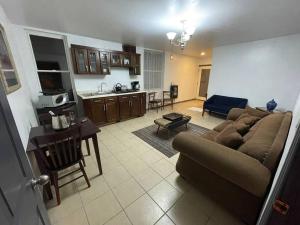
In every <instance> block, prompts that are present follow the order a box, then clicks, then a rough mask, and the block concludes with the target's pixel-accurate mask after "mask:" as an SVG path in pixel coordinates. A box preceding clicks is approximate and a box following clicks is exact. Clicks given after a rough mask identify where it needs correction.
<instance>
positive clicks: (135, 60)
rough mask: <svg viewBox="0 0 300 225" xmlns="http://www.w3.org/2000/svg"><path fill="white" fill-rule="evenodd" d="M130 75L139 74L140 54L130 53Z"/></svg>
mask: <svg viewBox="0 0 300 225" xmlns="http://www.w3.org/2000/svg"><path fill="white" fill-rule="evenodd" d="M129 74H130V75H141V54H131V67H130V68H129Z"/></svg>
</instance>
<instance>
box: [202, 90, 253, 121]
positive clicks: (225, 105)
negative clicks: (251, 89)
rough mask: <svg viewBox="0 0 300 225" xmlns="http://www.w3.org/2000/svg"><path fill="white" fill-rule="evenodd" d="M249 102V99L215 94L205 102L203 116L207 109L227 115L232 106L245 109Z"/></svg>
mask: <svg viewBox="0 0 300 225" xmlns="http://www.w3.org/2000/svg"><path fill="white" fill-rule="evenodd" d="M247 103H248V99H245V98H235V97H227V96H222V95H213V96H211V97H210V98H209V99H207V100H206V101H205V102H204V105H203V112H202V116H203V115H204V112H205V110H207V111H209V112H214V113H217V114H221V115H223V116H227V114H228V112H229V111H230V109H232V108H242V109H244V108H245V107H246V105H247Z"/></svg>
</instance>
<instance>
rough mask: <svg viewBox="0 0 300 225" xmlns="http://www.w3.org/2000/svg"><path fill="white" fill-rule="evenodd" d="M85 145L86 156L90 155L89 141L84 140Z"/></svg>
mask: <svg viewBox="0 0 300 225" xmlns="http://www.w3.org/2000/svg"><path fill="white" fill-rule="evenodd" d="M85 145H86V150H87V154H88V155H91V150H90V144H89V139H86V140H85Z"/></svg>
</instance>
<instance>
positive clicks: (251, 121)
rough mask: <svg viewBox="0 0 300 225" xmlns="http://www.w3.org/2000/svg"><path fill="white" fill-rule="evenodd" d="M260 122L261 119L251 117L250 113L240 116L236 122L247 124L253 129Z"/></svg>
mask: <svg viewBox="0 0 300 225" xmlns="http://www.w3.org/2000/svg"><path fill="white" fill-rule="evenodd" d="M259 120H260V117H257V116H251V115H249V114H248V113H243V114H242V115H240V116H239V118H237V120H236V121H237V122H241V123H244V124H247V125H249V126H250V127H251V126H253V125H254V124H255V123H256V122H257V121H259Z"/></svg>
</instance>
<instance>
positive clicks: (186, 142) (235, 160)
mask: <svg viewBox="0 0 300 225" xmlns="http://www.w3.org/2000/svg"><path fill="white" fill-rule="evenodd" d="M173 147H174V148H175V149H176V150H177V151H179V152H180V153H181V154H183V155H184V156H186V157H188V158H190V159H191V160H194V161H195V162H197V163H199V164H200V165H201V166H202V167H205V168H207V169H208V170H210V171H211V172H213V173H215V174H216V175H218V176H219V177H222V178H223V179H226V180H228V181H230V182H231V183H233V184H235V185H237V186H239V187H241V188H242V189H244V190H246V191H248V192H249V193H251V194H253V195H254V196H257V197H263V196H264V195H265V193H266V190H267V187H268V185H269V182H270V179H271V172H270V171H269V170H268V169H267V168H266V167H264V166H263V165H262V164H261V163H260V162H259V161H258V160H256V159H254V158H251V157H250V156H247V155H246V154H244V153H241V152H239V151H236V150H233V149H231V148H227V147H225V146H223V145H220V144H218V143H215V142H212V141H209V140H207V139H204V138H202V137H199V136H198V135H195V134H191V133H185V132H182V133H180V134H178V135H177V136H176V137H175V139H174V141H173Z"/></svg>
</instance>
